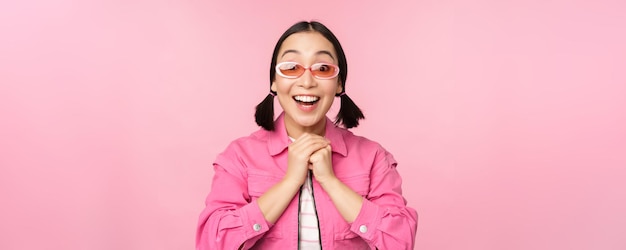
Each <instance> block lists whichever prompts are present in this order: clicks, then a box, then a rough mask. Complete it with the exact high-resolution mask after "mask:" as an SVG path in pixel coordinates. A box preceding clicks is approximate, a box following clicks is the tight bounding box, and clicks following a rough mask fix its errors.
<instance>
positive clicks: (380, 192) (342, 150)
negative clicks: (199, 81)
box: [196, 114, 417, 250]
mask: <svg viewBox="0 0 626 250" xmlns="http://www.w3.org/2000/svg"><path fill="white" fill-rule="evenodd" d="M283 115H284V114H281V115H280V116H279V117H278V119H277V120H276V122H275V126H276V129H275V131H266V130H263V129H261V130H259V131H257V132H255V133H253V134H251V135H250V136H247V137H243V138H240V139H237V140H235V141H233V142H232V143H231V144H230V145H229V146H228V148H227V149H226V150H225V151H224V152H223V153H221V154H220V155H218V156H217V159H216V160H215V163H214V164H213V166H214V169H215V175H214V177H213V183H212V187H211V192H210V193H209V195H208V197H207V199H206V208H205V209H204V211H202V213H201V215H200V220H199V223H198V230H197V236H196V249H198V250H206V249H238V248H239V247H240V246H241V245H242V244H243V248H242V249H297V248H298V205H299V204H298V202H299V199H298V197H299V195H298V194H296V195H295V196H294V198H293V200H292V201H291V203H290V204H289V206H288V207H287V209H286V210H285V211H284V213H283V214H282V216H281V217H280V218H279V219H278V221H276V223H275V224H270V223H268V222H267V221H266V220H265V218H264V217H263V214H262V213H261V210H260V209H259V206H258V204H257V203H256V200H257V199H258V198H259V196H261V195H262V194H263V193H265V191H266V190H267V189H269V188H270V187H272V186H273V185H274V184H275V183H276V182H278V181H279V180H280V179H282V177H283V176H284V174H285V172H286V169H287V146H288V145H289V143H290V140H289V137H288V136H287V133H286V129H285V126H284V121H283ZM325 137H326V138H327V139H329V140H330V141H331V148H332V151H333V156H332V162H333V169H334V171H335V175H336V176H337V177H338V178H339V179H340V180H341V181H342V182H343V183H344V184H346V185H347V186H349V187H350V188H352V190H354V191H355V192H357V193H358V194H360V195H361V196H363V197H364V198H365V199H364V200H363V206H362V207H361V211H360V212H359V215H358V216H357V218H356V220H355V221H354V222H353V223H351V224H350V223H347V222H346V221H345V220H344V219H343V217H341V215H340V214H339V212H338V211H337V209H336V208H335V206H334V205H333V203H332V201H331V200H330V197H329V196H328V194H327V193H326V192H325V191H324V189H322V187H321V186H320V185H319V183H318V182H317V181H315V179H313V190H314V191H313V192H314V198H315V205H316V208H317V213H318V218H319V229H320V238H321V243H322V249H367V248H370V249H375V248H378V249H393V250H396V249H413V245H414V241H415V234H416V230H417V213H416V212H415V210H413V209H412V208H409V207H407V206H406V200H405V199H404V198H403V197H402V189H401V183H402V180H401V178H400V175H399V174H398V172H397V171H396V164H397V163H396V161H395V160H394V158H393V156H392V155H391V154H390V153H389V152H387V151H385V149H383V148H382V147H381V146H380V145H379V144H378V143H375V142H373V141H370V140H368V139H366V138H363V137H359V136H355V135H354V134H352V132H350V131H348V130H346V129H343V128H339V127H336V126H335V125H334V124H333V123H332V122H331V121H330V120H329V119H327V122H326V135H325Z"/></svg>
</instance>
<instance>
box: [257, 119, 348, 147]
mask: <svg viewBox="0 0 626 250" xmlns="http://www.w3.org/2000/svg"><path fill="white" fill-rule="evenodd" d="M341 130H342V129H341V128H339V127H337V126H336V125H335V124H334V123H333V122H332V121H331V120H330V119H328V117H326V134H325V137H326V139H328V140H330V147H331V148H332V151H333V152H335V153H338V154H341V155H342V156H346V155H347V153H348V150H347V149H346V144H345V142H344V140H343V134H342V131H341ZM289 143H291V140H289V136H288V135H287V129H286V128H285V112H283V113H281V114H280V115H279V116H278V118H276V120H275V121H274V131H269V139H268V141H267V144H268V148H269V152H270V155H272V156H275V155H277V154H280V153H281V152H283V151H284V150H285V149H286V148H287V147H288V146H289Z"/></svg>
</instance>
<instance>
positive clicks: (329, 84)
mask: <svg viewBox="0 0 626 250" xmlns="http://www.w3.org/2000/svg"><path fill="white" fill-rule="evenodd" d="M276 61H277V63H278V64H280V63H282V62H295V63H298V64H300V65H302V66H304V67H306V68H309V67H311V65H313V64H317V63H329V64H337V63H338V62H337V55H336V52H335V48H334V47H333V45H332V43H330V41H328V40H327V39H326V38H325V37H324V36H322V35H321V34H320V33H318V32H314V31H308V32H299V33H295V34H293V35H291V36H289V37H287V39H285V41H284V42H283V44H282V45H281V47H280V50H279V52H278V55H277V60H276ZM340 70H341V69H340ZM271 89H272V91H275V92H276V96H277V98H278V101H279V102H280V106H281V107H282V108H283V110H284V111H285V127H286V128H287V133H288V134H289V136H291V137H293V138H298V137H300V135H301V134H302V133H304V132H308V133H315V134H318V135H322V136H323V135H324V132H325V131H324V129H325V127H326V113H327V112H328V110H329V109H330V107H331V106H332V104H333V101H334V100H335V94H339V93H341V91H342V88H341V83H340V81H339V78H338V77H334V78H332V79H318V78H316V77H314V76H313V75H312V73H311V71H310V70H308V69H307V70H306V71H305V72H304V74H302V75H301V76H300V77H298V78H285V77H283V76H280V74H276V78H275V80H274V81H273V82H272V86H271Z"/></svg>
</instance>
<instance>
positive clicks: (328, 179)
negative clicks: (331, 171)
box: [317, 175, 340, 189]
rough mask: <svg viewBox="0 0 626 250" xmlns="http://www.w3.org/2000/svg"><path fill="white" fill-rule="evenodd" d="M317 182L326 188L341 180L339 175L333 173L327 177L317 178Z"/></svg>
mask: <svg viewBox="0 0 626 250" xmlns="http://www.w3.org/2000/svg"><path fill="white" fill-rule="evenodd" d="M317 182H319V184H320V185H321V186H322V188H324V189H326V188H327V187H331V186H334V185H337V183H339V182H340V181H339V179H337V177H335V176H334V175H333V176H328V177H325V178H317Z"/></svg>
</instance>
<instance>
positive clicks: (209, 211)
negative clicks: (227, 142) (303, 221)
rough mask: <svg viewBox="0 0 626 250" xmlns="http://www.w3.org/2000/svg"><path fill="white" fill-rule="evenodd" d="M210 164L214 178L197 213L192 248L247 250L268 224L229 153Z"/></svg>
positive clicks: (243, 172)
mask: <svg viewBox="0 0 626 250" xmlns="http://www.w3.org/2000/svg"><path fill="white" fill-rule="evenodd" d="M230 152H231V153H230V154H229V150H228V149H227V151H226V152H224V153H222V154H220V155H219V156H218V157H217V159H216V161H215V163H214V164H213V167H214V170H215V175H214V176H213V182H212V184H211V191H210V193H209V195H208V196H207V198H206V208H205V209H204V210H203V211H202V213H201V214H200V219H199V221H198V228H197V233H196V249H197V250H207V249H249V248H251V247H252V246H253V245H254V243H255V242H256V241H258V240H259V239H260V238H261V237H262V236H263V234H265V232H267V231H268V230H269V228H270V226H272V225H270V224H269V223H268V222H267V221H266V220H265V217H264V216H263V213H262V212H261V209H260V208H259V206H258V204H257V203H256V200H251V198H250V195H249V194H248V184H247V181H246V179H247V175H246V171H245V169H244V168H243V167H242V164H241V163H240V162H239V161H238V160H236V159H237V157H236V156H235V154H234V153H232V150H231V151H230Z"/></svg>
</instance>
